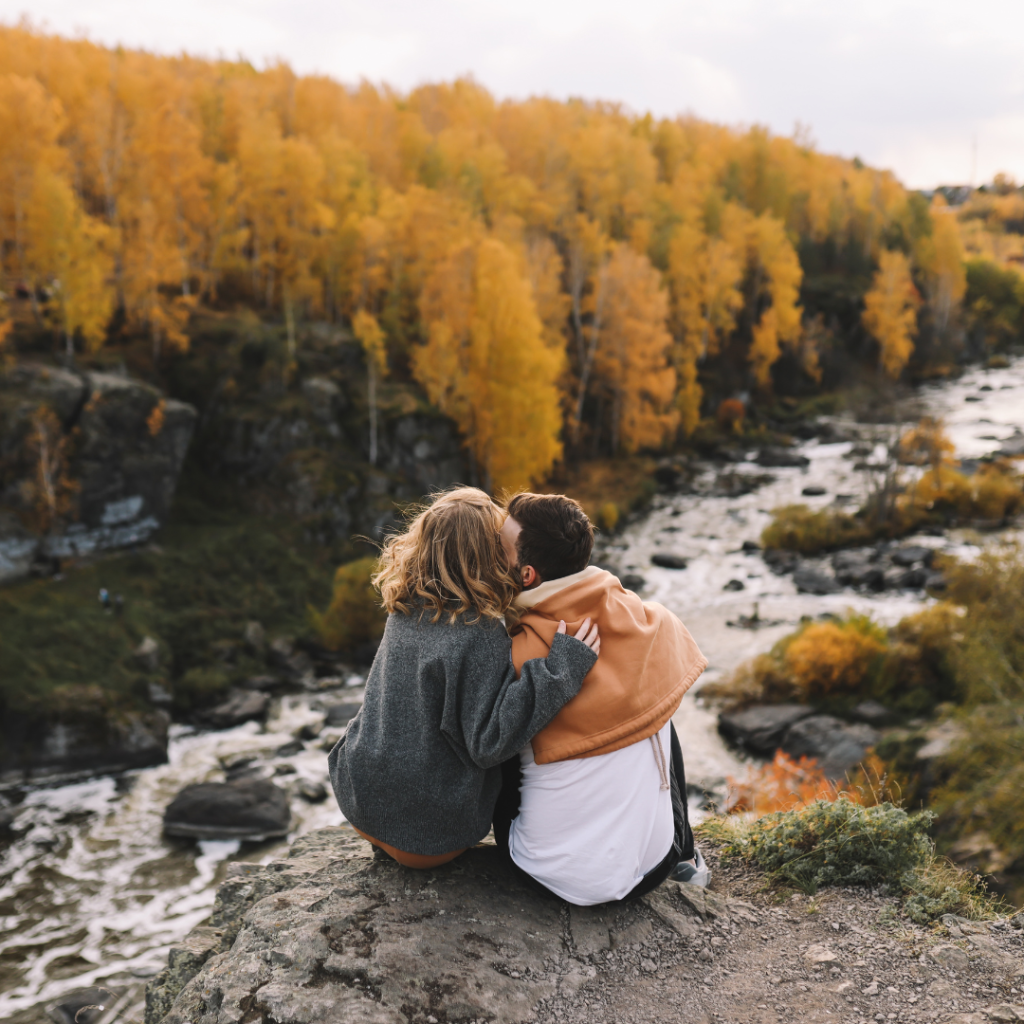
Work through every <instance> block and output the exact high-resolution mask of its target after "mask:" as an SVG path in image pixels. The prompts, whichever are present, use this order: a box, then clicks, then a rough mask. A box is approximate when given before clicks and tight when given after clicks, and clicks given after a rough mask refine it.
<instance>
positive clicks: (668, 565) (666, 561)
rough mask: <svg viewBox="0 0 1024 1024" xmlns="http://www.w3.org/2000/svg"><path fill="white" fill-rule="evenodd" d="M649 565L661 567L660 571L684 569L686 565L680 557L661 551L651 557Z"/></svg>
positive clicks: (684, 560) (685, 561)
mask: <svg viewBox="0 0 1024 1024" xmlns="http://www.w3.org/2000/svg"><path fill="white" fill-rule="evenodd" d="M651 563H652V564H653V565H658V566H661V568H662V569H685V568H686V566H687V564H688V563H687V560H686V559H685V558H683V556H682V555H672V554H668V553H667V552H662V551H659V552H658V553H657V554H655V555H651Z"/></svg>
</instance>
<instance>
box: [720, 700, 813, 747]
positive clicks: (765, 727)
mask: <svg viewBox="0 0 1024 1024" xmlns="http://www.w3.org/2000/svg"><path fill="white" fill-rule="evenodd" d="M813 714H814V709H813V708H809V707H805V706H803V705H802V704H758V705H755V706H754V707H751V708H746V709H745V710H743V711H731V712H724V713H723V714H721V715H719V716H718V731H719V732H720V733H721V734H722V736H724V737H725V739H727V740H729V742H730V743H735V744H736V745H737V746H738V747H743V748H744V749H745V750H749V751H750V753H752V754H758V755H759V756H761V757H771V755H772V754H774V753H775V751H776V750H777V749H778V748H779V746H780V744H781V743H782V737H783V736H784V735H785V732H786V730H787V729H788V728H789V727H790V726H791V725H793V724H794V723H796V722H799V721H800V720H801V719H802V718H807V717H809V716H810V715H813Z"/></svg>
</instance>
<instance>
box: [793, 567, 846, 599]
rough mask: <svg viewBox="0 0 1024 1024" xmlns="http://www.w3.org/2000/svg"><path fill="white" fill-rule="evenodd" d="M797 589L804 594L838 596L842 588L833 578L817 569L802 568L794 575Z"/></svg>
mask: <svg viewBox="0 0 1024 1024" xmlns="http://www.w3.org/2000/svg"><path fill="white" fill-rule="evenodd" d="M793 582H794V583H795V584H796V589H797V590H799V591H800V592H801V593H802V594H819V595H820V594H838V593H839V591H840V590H842V587H840V586H839V584H838V583H836V581H835V580H834V579H833V578H832V577H831V576H826V575H825V574H824V573H823V572H818V570H817V569H809V568H807V567H806V566H802V567H801V568H799V569H797V570H796V571H795V572H794V573H793Z"/></svg>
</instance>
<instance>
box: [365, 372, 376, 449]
mask: <svg viewBox="0 0 1024 1024" xmlns="http://www.w3.org/2000/svg"><path fill="white" fill-rule="evenodd" d="M366 369H367V379H368V385H369V386H368V389H367V390H368V391H369V398H370V465H371V466H376V465H377V363H376V360H374V359H373V358H372V357H371V358H370V359H368V360H367V367H366Z"/></svg>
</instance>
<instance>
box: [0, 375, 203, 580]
mask: <svg viewBox="0 0 1024 1024" xmlns="http://www.w3.org/2000/svg"><path fill="white" fill-rule="evenodd" d="M40 407H48V408H49V409H51V410H52V411H53V412H54V414H55V415H56V417H57V419H58V421H59V423H60V427H61V429H62V430H63V431H64V433H65V436H68V435H70V434H71V432H72V431H74V444H73V446H72V447H71V449H70V451H71V454H70V459H69V462H68V466H67V476H68V478H69V479H70V480H72V481H73V482H74V483H75V485H76V486H77V493H76V499H75V504H76V510H75V511H76V514H75V516H74V517H73V519H70V518H69V520H68V522H66V523H64V524H63V525H58V526H57V527H56V528H54V529H53V531H52V532H50V533H49V534H47V535H46V536H43V537H39V538H37V549H36V550H35V551H34V552H32V557H45V558H47V559H51V560H52V559H66V558H74V557H77V556H79V555H91V554H95V553H97V552H103V551H109V550H113V549H115V548H120V547H125V546H128V545H132V544H139V543H141V542H143V541H145V540H148V539H149V538H150V537H151V536H152V535H153V533H154V532H155V531H156V530H157V529H159V527H160V526H161V525H162V524H163V523H164V522H165V521H166V518H167V515H168V512H169V510H170V505H171V499H172V498H173V496H174V490H175V487H176V485H177V481H178V475H179V473H180V471H181V467H182V463H183V462H184V459H185V453H186V451H187V449H188V446H189V441H190V440H191V437H192V431H193V427H194V425H195V421H196V410H195V409H194V408H193V407H192V406H191V405H188V404H187V403H184V402H179V401H176V400H174V399H169V398H166V397H165V396H163V395H162V394H161V393H160V392H159V391H158V390H157V389H156V388H154V387H152V386H151V385H149V384H145V383H143V382H141V381H137V380H133V379H131V378H128V377H122V376H116V375H114V374H108V373H84V374H78V373H72V372H70V371H68V370H63V369H57V368H56V367H47V366H41V365H36V364H28V363H25V364H19V365H16V366H15V367H13V368H11V369H9V370H7V371H0V508H2V507H5V508H6V509H7V511H8V512H10V513H14V514H16V515H17V516H20V517H21V518H22V519H23V520H24V521H26V522H27V521H28V520H29V519H30V518H31V514H32V509H33V503H34V497H33V495H34V479H35V468H36V467H35V465H34V464H33V462H32V454H31V452H32V448H31V445H29V444H27V439H28V436H29V434H30V433H31V432H32V431H33V430H34V429H35V426H34V424H35V422H36V418H37V416H38V414H39V412H38V411H39V409H40ZM158 409H159V415H158V417H157V418H156V419H154V413H155V410H158ZM5 523H8V520H6V519H5V520H3V521H2V522H0V577H6V578H9V579H10V578H15V577H16V576H17V575H24V574H25V572H27V571H28V569H29V568H30V566H31V560H29V561H26V558H27V555H26V549H25V545H26V543H27V540H26V537H25V536H24V534H23V533H21V532H19V531H18V530H14V529H12V528H11V527H10V526H9V525H6V526H5V525H4V524H5Z"/></svg>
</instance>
